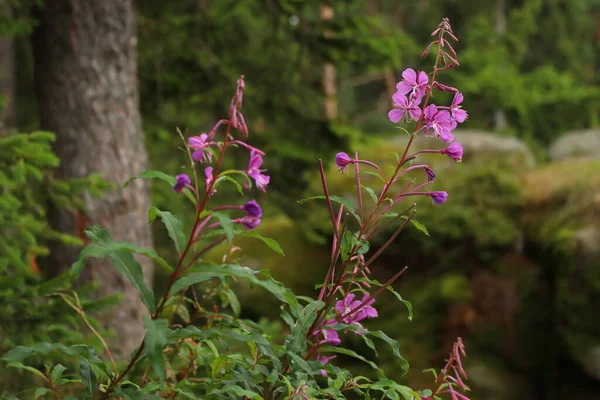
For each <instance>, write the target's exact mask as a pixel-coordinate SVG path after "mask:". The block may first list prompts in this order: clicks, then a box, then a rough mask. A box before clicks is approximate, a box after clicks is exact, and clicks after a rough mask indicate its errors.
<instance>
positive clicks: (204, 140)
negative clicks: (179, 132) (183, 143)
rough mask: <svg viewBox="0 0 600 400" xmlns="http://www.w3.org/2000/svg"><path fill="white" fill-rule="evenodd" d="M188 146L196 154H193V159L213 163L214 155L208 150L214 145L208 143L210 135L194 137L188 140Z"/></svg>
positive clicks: (204, 134)
mask: <svg viewBox="0 0 600 400" xmlns="http://www.w3.org/2000/svg"><path fill="white" fill-rule="evenodd" d="M188 144H189V146H190V148H191V149H192V150H194V152H193V153H192V159H193V160H194V161H197V162H198V161H199V162H211V160H212V154H211V152H210V151H208V150H206V149H207V148H208V147H210V146H212V145H213V144H214V143H213V142H209V141H208V135H207V134H206V133H203V134H201V135H200V136H192V137H190V138H189V139H188Z"/></svg>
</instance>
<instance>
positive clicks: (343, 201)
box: [298, 194, 360, 223]
mask: <svg viewBox="0 0 600 400" xmlns="http://www.w3.org/2000/svg"><path fill="white" fill-rule="evenodd" d="M325 199H326V198H325V196H324V195H322V194H321V195H318V196H312V197H308V198H306V199H302V200H298V204H304V203H306V202H308V201H310V200H325ZM329 199H330V200H331V201H333V202H335V203H339V204H343V205H344V208H345V209H346V211H348V212H349V213H350V214H352V215H353V216H354V218H356V220H357V221H358V222H359V223H360V217H359V216H358V215H356V213H355V212H354V207H353V206H352V204H350V202H349V201H348V199H344V198H343V197H339V196H335V195H330V196H329Z"/></svg>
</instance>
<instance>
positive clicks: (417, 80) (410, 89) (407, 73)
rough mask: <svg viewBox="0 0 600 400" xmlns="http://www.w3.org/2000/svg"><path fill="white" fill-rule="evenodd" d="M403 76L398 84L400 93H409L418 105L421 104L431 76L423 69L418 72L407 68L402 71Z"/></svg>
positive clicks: (397, 87)
mask: <svg viewBox="0 0 600 400" xmlns="http://www.w3.org/2000/svg"><path fill="white" fill-rule="evenodd" d="M402 78H404V79H402V80H401V81H400V82H398V84H396V89H398V93H400V94H401V95H406V94H408V97H409V98H410V99H411V101H414V103H415V104H416V105H419V103H421V99H422V98H423V96H425V92H427V86H428V85H427V83H428V82H429V77H427V74H426V73H425V72H423V71H419V73H418V74H417V73H416V72H415V70H414V69H412V68H407V69H405V70H404V72H402Z"/></svg>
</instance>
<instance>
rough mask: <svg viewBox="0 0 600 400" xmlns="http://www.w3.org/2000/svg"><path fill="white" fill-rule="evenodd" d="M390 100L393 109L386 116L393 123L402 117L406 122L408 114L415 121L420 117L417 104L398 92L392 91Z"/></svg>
mask: <svg viewBox="0 0 600 400" xmlns="http://www.w3.org/2000/svg"><path fill="white" fill-rule="evenodd" d="M392 100H393V101H394V109H393V110H391V111H390V112H389V113H388V118H389V119H390V121H392V122H393V123H398V122H400V121H401V120H402V119H404V121H405V122H408V117H409V116H410V117H411V118H412V119H413V120H415V121H416V120H418V119H419V117H421V109H420V108H419V106H418V105H417V104H416V103H415V102H414V101H412V100H409V99H408V98H407V97H406V96H404V95H403V94H400V92H396V93H394V95H393V96H392Z"/></svg>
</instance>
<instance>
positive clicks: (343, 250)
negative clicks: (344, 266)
mask: <svg viewBox="0 0 600 400" xmlns="http://www.w3.org/2000/svg"><path fill="white" fill-rule="evenodd" d="M353 247H354V236H353V235H352V232H350V231H345V232H344V234H343V235H342V242H341V245H340V255H341V257H342V261H346V260H347V259H348V258H349V257H350V253H351V252H352V248H353Z"/></svg>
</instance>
